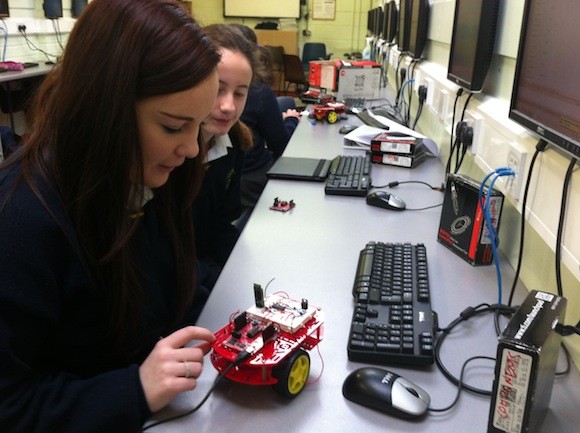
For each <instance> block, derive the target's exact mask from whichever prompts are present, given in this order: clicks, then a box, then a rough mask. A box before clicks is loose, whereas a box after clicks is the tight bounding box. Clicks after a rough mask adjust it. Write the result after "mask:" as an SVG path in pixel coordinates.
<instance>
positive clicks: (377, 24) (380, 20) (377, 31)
mask: <svg viewBox="0 0 580 433" xmlns="http://www.w3.org/2000/svg"><path fill="white" fill-rule="evenodd" d="M376 11H377V20H376V21H375V29H374V31H373V34H374V35H375V36H380V35H381V34H382V33H383V19H384V13H383V8H381V7H377V8H376Z"/></svg>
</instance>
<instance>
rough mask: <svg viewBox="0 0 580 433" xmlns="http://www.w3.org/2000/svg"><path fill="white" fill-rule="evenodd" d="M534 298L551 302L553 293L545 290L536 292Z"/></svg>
mask: <svg viewBox="0 0 580 433" xmlns="http://www.w3.org/2000/svg"><path fill="white" fill-rule="evenodd" d="M536 299H541V300H542V301H546V302H552V299H554V295H552V294H550V293H546V292H538V293H536Z"/></svg>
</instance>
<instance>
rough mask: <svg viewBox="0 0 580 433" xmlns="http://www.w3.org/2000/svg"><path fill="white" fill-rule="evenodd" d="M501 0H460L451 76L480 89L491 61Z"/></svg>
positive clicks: (456, 4)
mask: <svg viewBox="0 0 580 433" xmlns="http://www.w3.org/2000/svg"><path fill="white" fill-rule="evenodd" d="M498 12H499V0H456V1H455V18H454V20H453V33H452V36H451V51H450V53H449V66H448V68H447V78H448V79H449V80H450V81H453V82H454V83H456V84H458V85H460V86H461V87H463V88H465V89H468V90H473V91H479V90H481V89H482V88H483V83H484V81H485V77H486V75H487V72H488V70H489V66H490V64H491V58H492V55H493V47H494V44H495V34H496V27H497V16H498Z"/></svg>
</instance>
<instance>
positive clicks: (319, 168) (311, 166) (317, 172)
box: [266, 156, 331, 182]
mask: <svg viewBox="0 0 580 433" xmlns="http://www.w3.org/2000/svg"><path fill="white" fill-rule="evenodd" d="M330 163H331V160H329V159H316V158H295V157H290V156H281V157H280V158H278V159H277V160H276V162H275V163H274V165H272V167H270V170H268V172H267V173H266V176H267V177H268V178H269V179H288V180H309V181H314V182H323V181H325V180H326V177H327V176H328V170H329V168H330Z"/></svg>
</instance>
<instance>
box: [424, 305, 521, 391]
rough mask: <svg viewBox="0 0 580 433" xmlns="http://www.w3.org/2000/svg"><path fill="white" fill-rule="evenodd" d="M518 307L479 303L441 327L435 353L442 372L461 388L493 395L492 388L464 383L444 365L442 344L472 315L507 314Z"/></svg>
mask: <svg viewBox="0 0 580 433" xmlns="http://www.w3.org/2000/svg"><path fill="white" fill-rule="evenodd" d="M516 309H517V307H508V306H506V305H499V304H493V305H489V304H479V305H477V306H475V307H468V308H466V309H465V310H463V311H462V312H461V314H460V315H459V317H458V318H456V319H455V320H453V321H452V322H451V323H450V324H449V326H447V327H446V328H442V329H439V331H440V332H441V333H440V334H439V335H438V336H437V338H436V340H435V347H434V350H433V352H434V355H435V363H436V364H437V367H438V368H439V370H440V371H441V373H442V374H443V376H445V377H446V378H447V379H448V380H449V381H450V382H451V383H453V384H454V385H456V386H458V387H459V388H460V389H461V388H463V389H465V390H466V391H469V392H472V393H474V394H478V395H485V396H490V395H491V390H486V389H480V388H476V387H474V386H471V385H468V384H466V383H464V382H463V381H462V380H461V378H459V379H458V378H457V377H455V376H454V375H453V374H452V373H451V372H450V371H449V370H448V369H447V368H446V367H445V365H443V361H441V353H440V352H441V346H442V345H443V342H444V341H445V338H446V337H447V335H449V333H450V332H451V331H452V330H453V329H454V328H455V327H456V326H457V325H459V324H460V323H462V322H465V321H467V320H469V319H470V318H471V317H473V316H476V315H479V314H483V313H487V312H496V311H497V312H499V313H501V314H505V315H511V314H513V313H514V312H515V311H516Z"/></svg>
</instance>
